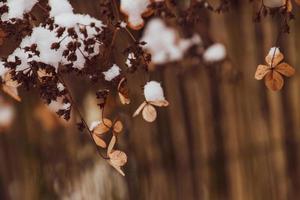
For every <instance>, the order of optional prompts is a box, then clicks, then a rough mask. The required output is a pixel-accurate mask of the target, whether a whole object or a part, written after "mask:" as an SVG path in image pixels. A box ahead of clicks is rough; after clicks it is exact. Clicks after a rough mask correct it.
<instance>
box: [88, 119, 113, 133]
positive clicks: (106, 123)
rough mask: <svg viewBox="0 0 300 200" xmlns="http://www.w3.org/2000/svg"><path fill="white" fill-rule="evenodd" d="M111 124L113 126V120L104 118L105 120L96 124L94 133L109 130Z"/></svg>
mask: <svg viewBox="0 0 300 200" xmlns="http://www.w3.org/2000/svg"><path fill="white" fill-rule="evenodd" d="M111 126H112V122H111V120H110V119H106V118H104V119H103V122H101V123H100V124H99V125H98V126H96V127H95V128H94V129H93V130H92V131H93V133H94V134H98V135H101V134H103V133H106V132H108V131H109V129H110V128H111Z"/></svg>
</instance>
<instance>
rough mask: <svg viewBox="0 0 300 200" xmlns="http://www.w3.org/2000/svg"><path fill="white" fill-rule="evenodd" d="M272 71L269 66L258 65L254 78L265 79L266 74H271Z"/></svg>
mask: <svg viewBox="0 0 300 200" xmlns="http://www.w3.org/2000/svg"><path fill="white" fill-rule="evenodd" d="M270 71H271V68H270V67H269V66H267V65H258V67H257V69H256V72H255V76H254V77H255V79H257V80H261V79H263V78H264V77H265V76H266V74H267V73H268V72H270Z"/></svg>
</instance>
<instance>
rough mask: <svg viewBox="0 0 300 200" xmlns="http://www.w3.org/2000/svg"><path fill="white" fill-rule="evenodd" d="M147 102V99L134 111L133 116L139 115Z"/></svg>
mask: <svg viewBox="0 0 300 200" xmlns="http://www.w3.org/2000/svg"><path fill="white" fill-rule="evenodd" d="M146 104H147V102H146V101H144V102H143V103H142V104H141V105H140V106H139V107H138V109H137V110H136V111H135V112H134V113H133V115H132V117H135V116H137V115H138V114H140V112H141V111H142V110H143V108H144V107H145V105H146Z"/></svg>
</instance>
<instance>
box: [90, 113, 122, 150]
mask: <svg viewBox="0 0 300 200" xmlns="http://www.w3.org/2000/svg"><path fill="white" fill-rule="evenodd" d="M90 130H91V131H92V133H93V139H94V141H95V143H96V144H97V145H98V146H99V147H102V148H106V147H107V144H106V143H105V141H104V140H103V139H102V138H101V137H102V136H103V134H105V133H108V132H109V131H110V130H111V131H112V132H113V133H114V134H118V133H121V132H122V130H123V124H122V122H120V121H116V122H115V123H113V122H112V121H111V120H110V119H106V118H104V119H103V121H102V122H94V123H93V124H92V125H91V128H90Z"/></svg>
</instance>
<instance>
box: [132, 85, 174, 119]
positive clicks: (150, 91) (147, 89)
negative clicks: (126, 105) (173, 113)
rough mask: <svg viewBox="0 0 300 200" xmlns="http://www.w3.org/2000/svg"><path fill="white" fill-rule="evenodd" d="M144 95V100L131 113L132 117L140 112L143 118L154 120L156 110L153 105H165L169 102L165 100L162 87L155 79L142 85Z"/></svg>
mask: <svg viewBox="0 0 300 200" xmlns="http://www.w3.org/2000/svg"><path fill="white" fill-rule="evenodd" d="M144 95H145V99H146V101H144V102H143V103H142V104H141V105H140V106H139V107H138V109H137V110H136V111H135V113H134V114H133V117H135V116H137V115H138V114H139V113H140V112H142V116H143V118H144V120H146V121H147V122H153V121H155V119H156V117H157V112H156V109H155V107H154V106H157V107H166V106H168V105H169V102H168V101H167V100H165V97H164V92H163V89H162V87H161V85H160V83H158V82H156V81H150V82H148V83H146V85H145V86H144Z"/></svg>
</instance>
